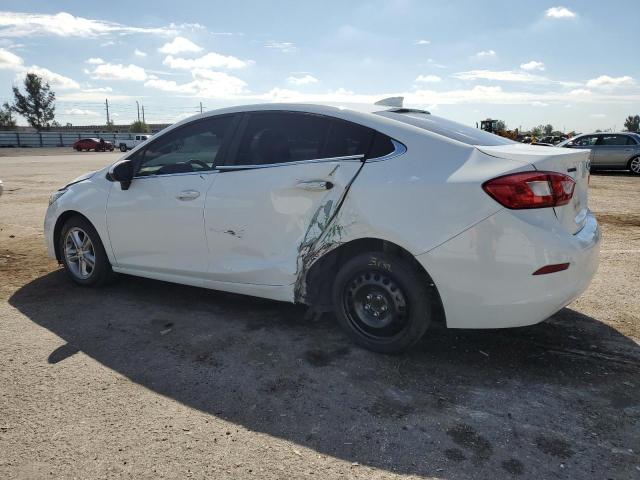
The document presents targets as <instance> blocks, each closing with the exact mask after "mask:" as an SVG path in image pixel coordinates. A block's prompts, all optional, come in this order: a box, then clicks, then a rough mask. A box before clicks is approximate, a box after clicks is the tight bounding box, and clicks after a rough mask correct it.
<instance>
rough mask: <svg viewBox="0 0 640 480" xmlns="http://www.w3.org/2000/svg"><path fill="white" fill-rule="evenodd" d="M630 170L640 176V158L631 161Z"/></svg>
mask: <svg viewBox="0 0 640 480" xmlns="http://www.w3.org/2000/svg"><path fill="white" fill-rule="evenodd" d="M629 170H630V171H631V173H633V174H634V175H640V157H634V158H632V159H631V160H629Z"/></svg>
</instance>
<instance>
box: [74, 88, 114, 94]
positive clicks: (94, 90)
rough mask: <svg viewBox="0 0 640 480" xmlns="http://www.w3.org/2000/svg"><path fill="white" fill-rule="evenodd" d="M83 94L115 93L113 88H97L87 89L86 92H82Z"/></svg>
mask: <svg viewBox="0 0 640 480" xmlns="http://www.w3.org/2000/svg"><path fill="white" fill-rule="evenodd" d="M82 91H83V92H86V93H94V92H95V93H100V92H102V93H110V92H113V88H111V87H97V88H85V89H84V90H82Z"/></svg>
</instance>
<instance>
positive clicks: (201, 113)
mask: <svg viewBox="0 0 640 480" xmlns="http://www.w3.org/2000/svg"><path fill="white" fill-rule="evenodd" d="M200 114H202V102H200Z"/></svg>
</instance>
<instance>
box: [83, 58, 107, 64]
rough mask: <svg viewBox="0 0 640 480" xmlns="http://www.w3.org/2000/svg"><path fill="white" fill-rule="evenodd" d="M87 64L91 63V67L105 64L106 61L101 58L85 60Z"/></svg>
mask: <svg viewBox="0 0 640 480" xmlns="http://www.w3.org/2000/svg"><path fill="white" fill-rule="evenodd" d="M85 63H90V64H91V65H101V64H103V63H104V60H103V59H101V58H100V57H91V58H88V59H87V60H85Z"/></svg>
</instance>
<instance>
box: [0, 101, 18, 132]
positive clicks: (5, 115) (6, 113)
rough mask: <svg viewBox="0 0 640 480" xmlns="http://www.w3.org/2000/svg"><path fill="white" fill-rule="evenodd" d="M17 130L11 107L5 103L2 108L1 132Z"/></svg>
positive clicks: (0, 108) (0, 114)
mask: <svg viewBox="0 0 640 480" xmlns="http://www.w3.org/2000/svg"><path fill="white" fill-rule="evenodd" d="M14 128H16V121H15V120H14V118H13V117H12V116H11V105H9V104H8V103H6V102H5V103H4V105H2V107H0V130H12V129H14Z"/></svg>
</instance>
